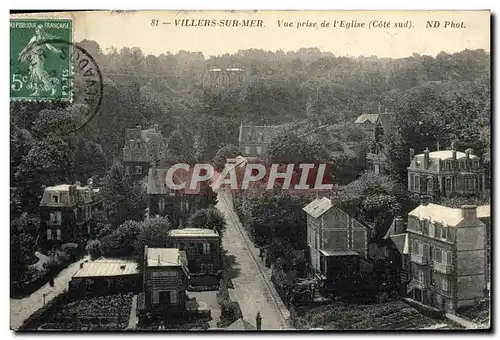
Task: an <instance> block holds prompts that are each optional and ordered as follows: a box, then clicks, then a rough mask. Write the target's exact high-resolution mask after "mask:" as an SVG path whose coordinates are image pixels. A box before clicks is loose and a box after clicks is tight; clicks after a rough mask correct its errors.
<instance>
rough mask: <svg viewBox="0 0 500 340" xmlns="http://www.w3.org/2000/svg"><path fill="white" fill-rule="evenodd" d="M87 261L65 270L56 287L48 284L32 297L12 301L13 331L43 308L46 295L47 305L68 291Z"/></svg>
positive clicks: (60, 275) (56, 280)
mask: <svg viewBox="0 0 500 340" xmlns="http://www.w3.org/2000/svg"><path fill="white" fill-rule="evenodd" d="M86 259H87V257H85V258H84V259H82V260H79V261H77V262H74V263H72V264H70V265H69V266H68V267H66V268H65V269H63V270H62V271H61V272H60V273H59V274H58V275H57V277H56V278H55V279H54V287H50V286H49V284H48V283H46V284H45V285H44V286H42V287H41V288H40V289H38V290H37V291H36V292H33V293H32V294H31V295H30V296H27V297H25V298H22V299H10V328H11V329H13V330H17V329H19V327H21V326H22V324H23V323H24V321H26V319H28V318H29V317H30V316H31V315H32V314H33V313H35V312H36V311H37V310H39V309H40V308H42V307H43V303H44V301H43V300H44V295H45V304H47V303H48V302H49V301H51V300H52V299H53V298H55V297H56V296H58V295H60V294H61V293H62V292H64V291H65V290H67V289H68V282H69V281H70V280H71V277H72V276H73V275H74V274H75V273H76V272H77V271H78V269H80V263H82V262H83V261H85V260H86Z"/></svg>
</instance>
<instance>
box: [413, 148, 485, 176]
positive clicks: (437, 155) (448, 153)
mask: <svg viewBox="0 0 500 340" xmlns="http://www.w3.org/2000/svg"><path fill="white" fill-rule="evenodd" d="M456 157H457V159H465V157H466V154H465V153H464V152H460V151H456ZM451 159H453V153H452V150H440V151H433V152H429V167H428V168H427V169H428V170H433V171H438V170H439V160H443V161H444V160H451ZM470 159H479V157H478V156H476V155H472V154H471V155H470ZM423 162H424V154H423V153H420V154H418V155H415V156H414V157H413V159H412V160H411V164H410V168H415V169H417V168H420V165H422V164H423Z"/></svg>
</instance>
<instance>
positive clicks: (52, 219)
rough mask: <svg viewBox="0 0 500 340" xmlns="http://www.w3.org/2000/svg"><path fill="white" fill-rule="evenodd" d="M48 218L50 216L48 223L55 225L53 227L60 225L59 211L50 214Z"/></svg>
mask: <svg viewBox="0 0 500 340" xmlns="http://www.w3.org/2000/svg"><path fill="white" fill-rule="evenodd" d="M49 216H50V223H52V224H55V225H60V224H61V212H60V211H54V212H51V213H50V215H49Z"/></svg>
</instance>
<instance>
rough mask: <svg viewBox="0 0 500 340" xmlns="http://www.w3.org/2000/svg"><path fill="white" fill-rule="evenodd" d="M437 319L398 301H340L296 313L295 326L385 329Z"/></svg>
mask: <svg viewBox="0 0 500 340" xmlns="http://www.w3.org/2000/svg"><path fill="white" fill-rule="evenodd" d="M439 323H443V322H442V321H441V320H440V321H437V320H434V319H431V318H429V317H427V316H425V315H422V314H420V313H419V312H418V311H417V310H416V309H415V308H413V307H410V306H409V305H407V304H406V303H404V302H402V301H391V302H385V303H377V304H371V305H352V304H346V303H342V302H336V303H335V304H330V305H325V306H321V307H317V308H314V309H311V310H310V311H308V312H307V313H306V314H305V315H304V316H301V317H298V320H297V325H296V328H297V329H309V328H323V329H325V330H388V329H394V330H396V329H421V328H425V327H430V326H433V325H436V324H439Z"/></svg>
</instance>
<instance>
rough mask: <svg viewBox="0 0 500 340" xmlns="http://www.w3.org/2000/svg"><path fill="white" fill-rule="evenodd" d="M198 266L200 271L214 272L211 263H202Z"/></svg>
mask: <svg viewBox="0 0 500 340" xmlns="http://www.w3.org/2000/svg"><path fill="white" fill-rule="evenodd" d="M200 266H201V272H202V273H213V272H214V265H213V264H212V263H202V264H201V265H200Z"/></svg>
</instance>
